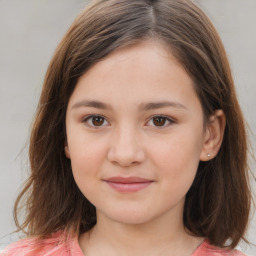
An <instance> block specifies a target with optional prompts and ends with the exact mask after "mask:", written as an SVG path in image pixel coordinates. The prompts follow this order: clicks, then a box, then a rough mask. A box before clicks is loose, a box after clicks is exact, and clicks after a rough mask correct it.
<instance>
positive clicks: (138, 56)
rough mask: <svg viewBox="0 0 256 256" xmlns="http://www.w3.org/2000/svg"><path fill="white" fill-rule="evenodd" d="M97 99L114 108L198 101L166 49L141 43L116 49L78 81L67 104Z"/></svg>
mask: <svg viewBox="0 0 256 256" xmlns="http://www.w3.org/2000/svg"><path fill="white" fill-rule="evenodd" d="M83 97H87V98H88V99H90V98H91V99H92V100H93V99H95V98H96V99H97V100H100V101H109V102H108V103H111V104H114V102H115V101H117V102H118V103H119V104H121V103H125V102H130V103H132V104H137V105H138V104H140V103H141V102H142V101H154V100H157V101H159V100H174V99H175V100H176V101H177V100H181V101H188V100H189V99H190V98H191V97H192V98H193V97H195V98H197V95H196V93H195V90H194V84H193V81H192V79H191V78H190V76H189V75H188V74H187V72H186V71H185V69H184V68H183V67H182V65H181V64H180V63H179V62H178V61H177V60H176V58H175V57H174V56H173V55H172V54H171V51H170V50H169V49H167V47H166V46H165V45H164V44H162V43H160V42H158V41H144V42H140V43H138V44H136V45H133V46H130V47H126V48H122V49H118V50H116V51H114V52H113V53H111V54H110V55H108V56H107V57H106V58H104V59H102V60H101V61H99V62H97V63H96V64H95V65H94V66H92V67H91V68H90V69H89V70H88V71H87V72H86V73H85V74H84V75H83V76H81V77H80V79H79V81H78V83H77V85H76V88H75V90H74V93H73V95H72V96H71V98H70V101H73V100H74V99H76V100H77V99H82V98H83Z"/></svg>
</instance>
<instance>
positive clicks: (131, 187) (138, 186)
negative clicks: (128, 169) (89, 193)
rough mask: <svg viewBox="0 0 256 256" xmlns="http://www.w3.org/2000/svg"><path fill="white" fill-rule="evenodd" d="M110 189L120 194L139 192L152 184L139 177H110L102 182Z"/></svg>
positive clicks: (150, 181) (151, 181)
mask: <svg viewBox="0 0 256 256" xmlns="http://www.w3.org/2000/svg"><path fill="white" fill-rule="evenodd" d="M104 181H105V182H106V183H107V184H108V185H109V186H110V187H111V188H113V189H114V190H116V191H118V192H122V193H133V192H137V191H140V190H142V189H144V188H146V187H148V186H149V185H151V184H152V183H153V180H148V179H144V178H141V177H111V178H108V179H105V180H104Z"/></svg>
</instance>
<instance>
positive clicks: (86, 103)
mask: <svg viewBox="0 0 256 256" xmlns="http://www.w3.org/2000/svg"><path fill="white" fill-rule="evenodd" d="M80 107H91V108H98V109H107V110H109V109H112V107H111V106H110V105H109V104H106V103H103V102H100V101H95V100H82V101H79V102H77V103H75V104H74V105H73V106H72V109H77V108H80ZM165 107H174V108H178V109H184V110H185V109H187V108H186V107H185V106H184V105H183V104H181V103H179V102H175V101H161V102H150V103H142V104H141V105H140V107H139V108H140V110H142V111H146V110H154V109H159V108H165Z"/></svg>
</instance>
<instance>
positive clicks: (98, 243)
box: [79, 213, 202, 256]
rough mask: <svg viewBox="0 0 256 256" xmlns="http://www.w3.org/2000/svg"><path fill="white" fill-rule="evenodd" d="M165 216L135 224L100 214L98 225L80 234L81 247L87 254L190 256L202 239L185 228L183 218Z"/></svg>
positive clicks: (108, 255) (107, 255)
mask: <svg viewBox="0 0 256 256" xmlns="http://www.w3.org/2000/svg"><path fill="white" fill-rule="evenodd" d="M166 218H168V219H166ZM166 218H163V216H162V217H161V218H160V219H155V220H154V221H150V222H149V223H143V224H135V225H134V224H124V223H118V222H114V221H112V220H110V219H108V218H105V217H104V216H103V215H101V214H99V213H98V218H97V220H98V221H97V224H96V226H95V227H94V228H93V229H92V230H91V231H90V232H88V233H85V234H83V235H82V236H81V237H80V241H79V242H80V246H81V248H82V250H83V252H84V254H85V255H88V256H90V255H95V256H97V255H106V256H110V255H111V256H115V255H140V256H144V255H147V256H151V255H168V256H170V255H171V254H170V252H171V253H172V255H175V256H183V255H190V254H191V253H192V252H193V251H194V250H195V249H196V247H197V246H198V245H199V244H200V242H201V241H202V239H198V238H195V237H193V236H191V235H189V234H188V233H187V232H186V231H185V228H184V225H183V220H182V217H179V218H172V219H170V216H166ZM166 223H168V225H167V224H166Z"/></svg>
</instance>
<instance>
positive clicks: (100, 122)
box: [92, 116, 104, 126]
mask: <svg viewBox="0 0 256 256" xmlns="http://www.w3.org/2000/svg"><path fill="white" fill-rule="evenodd" d="M92 123H93V125H95V126H100V125H103V123H104V118H102V117H99V116H95V117H93V119H92Z"/></svg>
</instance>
